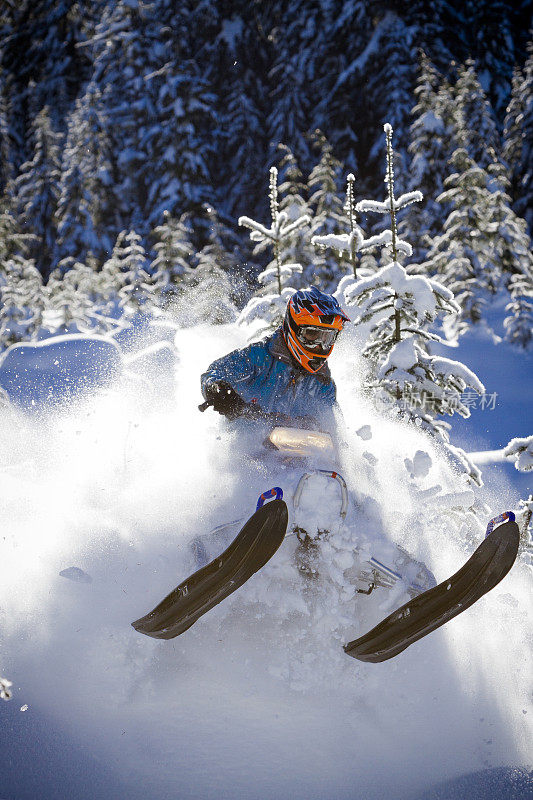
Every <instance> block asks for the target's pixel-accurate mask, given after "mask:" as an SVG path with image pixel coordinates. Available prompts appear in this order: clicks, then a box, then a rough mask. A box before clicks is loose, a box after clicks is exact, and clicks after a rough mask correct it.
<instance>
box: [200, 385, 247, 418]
mask: <svg viewBox="0 0 533 800" xmlns="http://www.w3.org/2000/svg"><path fill="white" fill-rule="evenodd" d="M205 399H206V400H207V402H208V403H209V405H211V406H213V408H214V409H215V411H218V413H219V414H224V416H225V417H229V418H230V419H235V417H239V416H241V415H242V414H244V413H245V411H246V409H247V408H248V405H247V403H245V402H244V400H243V399H242V397H241V396H240V395H238V394H237V392H236V391H235V389H233V388H232V387H231V386H230V385H229V383H226V381H213V382H212V383H208V384H207V386H206V387H205Z"/></svg>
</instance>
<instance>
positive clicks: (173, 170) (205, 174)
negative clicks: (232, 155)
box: [144, 60, 221, 228]
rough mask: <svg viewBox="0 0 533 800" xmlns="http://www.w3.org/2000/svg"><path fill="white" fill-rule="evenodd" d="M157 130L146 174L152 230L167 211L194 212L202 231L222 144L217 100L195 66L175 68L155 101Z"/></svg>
mask: <svg viewBox="0 0 533 800" xmlns="http://www.w3.org/2000/svg"><path fill="white" fill-rule="evenodd" d="M157 113H158V117H159V118H158V124H157V125H152V126H151V127H150V129H149V130H148V132H147V134H146V135H145V139H144V144H145V145H146V146H147V148H148V150H149V152H152V153H153V154H154V155H153V156H152V158H151V159H150V161H149V164H147V166H149V169H147V170H146V178H145V184H146V187H147V198H146V217H147V221H148V223H149V224H150V226H151V227H152V226H153V225H154V224H156V222H157V221H158V220H159V219H160V218H161V215H162V213H163V212H164V211H169V212H170V213H171V214H173V215H174V216H175V215H181V214H183V213H185V212H188V211H191V212H193V213H194V215H195V227H196V228H198V227H202V226H203V224H204V222H203V215H202V212H201V209H202V207H203V205H204V203H206V202H207V201H208V200H209V197H210V196H211V195H212V191H211V189H210V187H209V182H210V178H211V175H212V169H213V162H214V159H215V154H216V152H217V147H218V144H219V141H220V137H221V133H220V130H219V129H220V123H219V120H218V115H217V113H216V111H215V97H214V95H213V94H212V93H211V92H210V90H209V87H208V84H207V81H206V80H205V79H204V78H203V77H202V73H201V70H200V68H199V67H198V65H197V64H196V62H195V61H194V60H189V61H185V62H180V63H178V64H175V65H173V66H171V67H170V68H169V70H168V74H167V75H166V78H165V81H164V84H163V85H162V86H161V89H160V91H159V96H158V101H157Z"/></svg>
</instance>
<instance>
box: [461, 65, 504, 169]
mask: <svg viewBox="0 0 533 800" xmlns="http://www.w3.org/2000/svg"><path fill="white" fill-rule="evenodd" d="M453 94H454V98H455V112H456V138H457V140H458V142H459V143H460V145H461V146H462V147H464V148H465V150H466V151H467V152H468V154H469V156H470V157H471V158H472V159H473V160H474V161H475V162H476V163H477V164H478V165H479V166H480V167H482V168H485V167H487V166H488V165H489V164H490V163H491V161H492V160H493V156H492V153H493V152H495V153H499V151H500V137H499V133H498V128H497V125H496V120H495V118H494V114H493V111H492V109H491V106H490V103H489V101H488V100H487V95H486V94H485V92H484V91H483V87H482V86H481V84H480V82H479V78H478V76H477V73H476V70H475V63H474V61H473V60H472V59H470V58H469V59H467V60H466V62H465V63H464V64H462V65H460V66H459V68H458V72H457V81H456V83H455V86H454V88H453Z"/></svg>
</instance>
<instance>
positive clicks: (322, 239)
mask: <svg viewBox="0 0 533 800" xmlns="http://www.w3.org/2000/svg"><path fill="white" fill-rule="evenodd" d="M354 185H355V175H354V174H353V173H352V172H350V174H349V175H348V177H347V179H346V201H345V204H344V209H343V210H344V212H345V218H344V220H343V221H342V222H343V227H347V228H348V229H349V231H350V232H349V233H327V234H324V235H320V236H313V238H312V240H311V241H312V243H313V244H314V245H315V247H317V248H318V249H319V250H328V249H332V250H333V251H334V252H336V253H337V255H338V257H339V259H340V260H341V263H344V265H345V266H346V267H347V268H348V274H346V275H344V277H343V278H341V280H340V283H339V284H338V287H337V289H336V291H335V296H336V297H337V298H338V300H339V302H340V303H341V305H342V306H343V307H344V306H347V300H346V290H347V289H348V288H349V287H350V286H352V285H353V284H354V283H355V282H356V280H357V259H358V255H357V253H358V252H359V251H360V250H362V249H363V246H364V243H365V238H364V235H363V231H362V230H361V228H360V227H359V225H358V224H357V221H356V203H355V193H354ZM346 217H347V218H348V219H347V221H346Z"/></svg>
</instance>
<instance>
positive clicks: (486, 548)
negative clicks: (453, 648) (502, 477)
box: [344, 512, 520, 663]
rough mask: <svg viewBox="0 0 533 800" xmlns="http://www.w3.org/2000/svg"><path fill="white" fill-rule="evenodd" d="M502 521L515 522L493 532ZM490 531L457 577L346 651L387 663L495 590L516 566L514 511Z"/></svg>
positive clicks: (395, 614)
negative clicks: (514, 565) (514, 564)
mask: <svg viewBox="0 0 533 800" xmlns="http://www.w3.org/2000/svg"><path fill="white" fill-rule="evenodd" d="M502 518H504V519H510V520H513V521H509V522H506V523H505V524H504V525H500V527H498V528H496V529H495V530H494V531H493V530H492V527H491V526H493V523H494V522H499V521H501V519H502ZM488 530H489V531H491V532H490V533H489V535H488V536H487V537H486V538H485V539H484V541H483V542H482V543H481V544H480V545H479V547H478V548H477V550H476V551H475V552H474V553H473V555H472V556H471V557H470V558H469V559H468V561H467V562H466V564H465V565H464V566H463V567H462V568H461V569H460V570H459V571H458V572H456V573H455V575H452V577H451V578H448V580H446V581H443V582H442V583H439V584H438V586H434V587H433V588H432V589H428V591H426V592H423V593H422V594H420V595H418V597H415V598H414V600H411V601H410V602H408V603H406V604H405V605H403V606H401V608H398V609H397V610H396V611H394V612H393V613H392V614H390V615H389V616H388V617H387V618H386V619H384V620H383V622H380V623H379V625H376V627H375V628H372V630H371V631H369V632H368V633H366V634H365V635H364V636H361V637H360V638H359V639H354V641H353V642H349V643H348V644H346V645H344V652H345V653H347V654H348V655H349V656H352V657H353V658H357V659H358V660H359V661H369V662H372V663H378V662H380V661H386V660H387V659H389V658H393V657H394V656H397V655H398V654H399V653H401V652H402V651H403V650H405V649H406V648H407V647H409V645H411V644H413V642H416V641H418V640H419V639H421V638H422V637H423V636H427V634H428V633H431V632H432V631H434V630H435V629H436V628H439V627H440V626H441V625H444V623H445V622H448V620H450V619H453V617H456V616H457V615H458V614H461V613H462V612H463V611H465V610H466V609H467V608H469V606H471V605H472V604H473V603H475V602H476V601H477V600H479V598H480V597H482V596H483V595H484V594H486V593H487V592H488V591H490V589H493V588H494V586H496V584H498V583H499V582H500V581H501V580H502V579H503V578H504V577H505V576H506V575H507V573H508V572H509V570H510V569H511V567H512V566H513V563H514V561H515V558H516V555H517V553H518V546H519V543H520V531H519V529H518V525H517V524H516V522H514V514H513V513H512V512H507V513H506V514H503V515H501V518H497V519H496V520H492V521H491V523H489V528H488Z"/></svg>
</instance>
